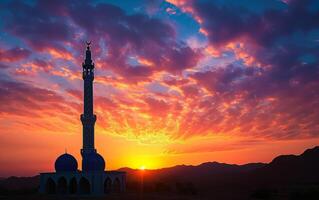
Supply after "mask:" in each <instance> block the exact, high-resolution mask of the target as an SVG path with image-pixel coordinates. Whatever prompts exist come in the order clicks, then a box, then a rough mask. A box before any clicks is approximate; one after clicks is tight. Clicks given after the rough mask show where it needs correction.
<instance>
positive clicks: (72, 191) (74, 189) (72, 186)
mask: <svg viewBox="0 0 319 200" xmlns="http://www.w3.org/2000/svg"><path fill="white" fill-rule="evenodd" d="M77 189H78V185H77V182H76V179H75V177H73V178H72V179H71V181H70V184H69V192H70V194H76V192H77Z"/></svg>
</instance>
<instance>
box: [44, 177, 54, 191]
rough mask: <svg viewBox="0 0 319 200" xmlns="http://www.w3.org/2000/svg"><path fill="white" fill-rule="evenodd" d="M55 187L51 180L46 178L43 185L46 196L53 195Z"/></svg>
mask: <svg viewBox="0 0 319 200" xmlns="http://www.w3.org/2000/svg"><path fill="white" fill-rule="evenodd" d="M55 190H56V185H55V182H54V181H53V179H52V178H48V179H47V181H46V183H45V193H46V194H55Z"/></svg>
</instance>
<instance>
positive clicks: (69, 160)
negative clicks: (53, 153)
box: [55, 153, 78, 172]
mask: <svg viewBox="0 0 319 200" xmlns="http://www.w3.org/2000/svg"><path fill="white" fill-rule="evenodd" d="M77 169H78V162H77V161H76V159H75V158H74V157H73V156H72V155H70V154H67V153H65V154H63V155H61V156H59V157H58V158H57V159H56V161H55V171H57V172H70V171H76V170H77Z"/></svg>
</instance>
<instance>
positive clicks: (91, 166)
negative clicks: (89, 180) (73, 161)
mask: <svg viewBox="0 0 319 200" xmlns="http://www.w3.org/2000/svg"><path fill="white" fill-rule="evenodd" d="M104 169H105V161H104V158H103V157H102V156H101V155H100V154H98V153H95V152H92V153H89V154H86V155H85V156H83V160H82V170H83V171H104Z"/></svg>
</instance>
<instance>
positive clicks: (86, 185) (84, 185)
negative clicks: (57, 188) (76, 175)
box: [79, 177, 91, 194]
mask: <svg viewBox="0 0 319 200" xmlns="http://www.w3.org/2000/svg"><path fill="white" fill-rule="evenodd" d="M79 185H80V193H81V194H90V192H91V186H90V182H89V181H88V180H87V179H86V178H84V177H82V178H81V179H80V183H79Z"/></svg>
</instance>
